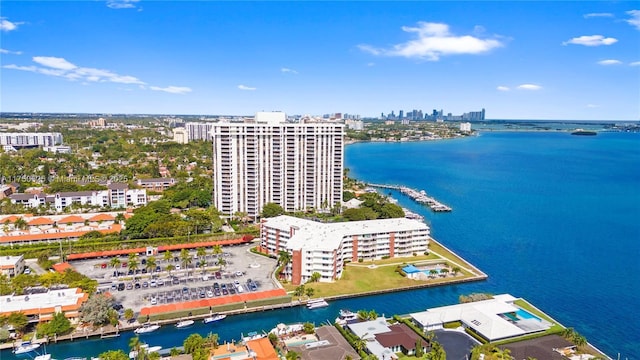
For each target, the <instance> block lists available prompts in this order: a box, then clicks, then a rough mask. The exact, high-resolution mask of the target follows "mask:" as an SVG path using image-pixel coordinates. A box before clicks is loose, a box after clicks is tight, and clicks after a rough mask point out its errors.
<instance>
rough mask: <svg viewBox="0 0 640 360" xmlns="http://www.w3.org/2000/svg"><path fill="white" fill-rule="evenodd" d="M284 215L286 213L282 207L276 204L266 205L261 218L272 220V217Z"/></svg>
mask: <svg viewBox="0 0 640 360" xmlns="http://www.w3.org/2000/svg"><path fill="white" fill-rule="evenodd" d="M284 213H285V211H284V209H283V208H282V206H280V205H278V204H276V203H266V204H264V206H263V207H262V213H261V214H260V217H263V218H270V217H276V216H279V215H282V214H284Z"/></svg>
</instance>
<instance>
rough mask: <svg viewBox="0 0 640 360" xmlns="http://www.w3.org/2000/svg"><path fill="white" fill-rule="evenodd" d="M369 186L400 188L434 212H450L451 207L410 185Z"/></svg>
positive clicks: (399, 189)
mask: <svg viewBox="0 0 640 360" xmlns="http://www.w3.org/2000/svg"><path fill="white" fill-rule="evenodd" d="M367 185H368V186H372V187H377V188H382V189H393V190H398V191H400V192H401V193H403V194H405V195H407V196H408V197H410V198H411V199H413V201H415V202H417V203H419V204H424V205H427V206H428V207H429V208H430V209H431V210H432V211H434V212H450V211H451V210H452V209H451V207H449V206H447V205H445V204H443V203H441V202H439V201H438V200H436V199H434V198H432V197H430V196H428V195H427V193H426V192H425V191H424V190H419V191H418V190H415V189H412V188H410V187H406V186H400V185H385V184H367Z"/></svg>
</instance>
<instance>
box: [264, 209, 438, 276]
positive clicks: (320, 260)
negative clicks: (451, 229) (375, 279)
mask: <svg viewBox="0 0 640 360" xmlns="http://www.w3.org/2000/svg"><path fill="white" fill-rule="evenodd" d="M429 239H430V229H429V227H428V226H427V225H426V224H425V223H423V222H420V221H417V220H411V219H406V218H396V219H380V220H366V221H350V222H340V223H320V222H315V221H311V220H306V219H300V218H295V217H292V216H287V215H282V216H277V217H274V218H267V219H263V220H262V223H261V224H260V251H262V252H264V253H267V254H271V255H276V256H277V255H278V253H279V252H280V251H287V252H289V253H290V254H291V255H292V262H291V265H290V266H289V268H288V269H287V271H288V272H289V273H288V274H287V276H290V277H291V282H292V283H293V284H295V285H299V284H302V283H305V282H306V281H308V280H309V279H310V278H311V275H312V274H313V273H314V272H318V273H320V275H321V278H320V281H324V282H331V281H333V280H336V279H339V278H340V277H341V276H342V271H343V268H344V263H345V262H357V261H358V260H359V259H363V260H365V261H366V260H376V259H382V258H384V257H409V256H413V254H414V253H417V254H423V253H424V252H426V251H427V249H428V248H427V246H428V244H429Z"/></svg>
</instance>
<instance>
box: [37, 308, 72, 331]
mask: <svg viewBox="0 0 640 360" xmlns="http://www.w3.org/2000/svg"><path fill="white" fill-rule="evenodd" d="M69 331H71V322H70V321H69V319H67V317H66V316H64V313H62V312H57V313H55V314H53V318H52V319H51V321H49V322H46V323H40V324H38V327H37V331H36V332H37V334H38V336H40V337H42V336H45V335H47V336H52V335H54V334H56V335H64V334H66V333H68V332H69Z"/></svg>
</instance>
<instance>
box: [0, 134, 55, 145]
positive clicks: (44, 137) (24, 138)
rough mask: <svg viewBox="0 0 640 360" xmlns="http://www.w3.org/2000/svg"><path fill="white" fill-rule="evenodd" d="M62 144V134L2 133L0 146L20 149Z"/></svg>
mask: <svg viewBox="0 0 640 360" xmlns="http://www.w3.org/2000/svg"><path fill="white" fill-rule="evenodd" d="M61 144H62V134H60V133H57V132H48V133H35V132H33V133H9V132H6V133H5V132H0V145H2V146H9V145H10V146H13V147H14V148H20V147H35V146H55V145H61Z"/></svg>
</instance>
